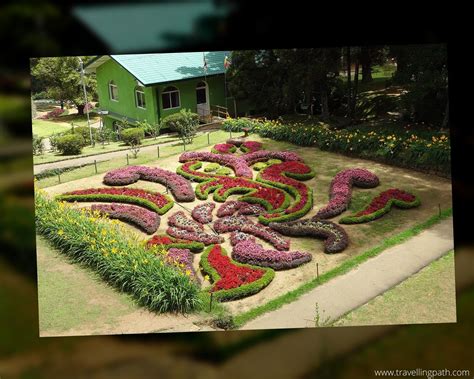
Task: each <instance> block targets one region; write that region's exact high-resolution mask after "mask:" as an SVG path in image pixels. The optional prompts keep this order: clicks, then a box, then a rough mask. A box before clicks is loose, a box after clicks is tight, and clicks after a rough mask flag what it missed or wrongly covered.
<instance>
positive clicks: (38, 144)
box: [33, 134, 44, 155]
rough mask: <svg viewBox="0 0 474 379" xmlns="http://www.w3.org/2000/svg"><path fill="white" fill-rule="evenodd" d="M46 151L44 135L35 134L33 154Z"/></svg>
mask: <svg viewBox="0 0 474 379" xmlns="http://www.w3.org/2000/svg"><path fill="white" fill-rule="evenodd" d="M43 152H44V143H43V137H38V136H37V135H36V134H33V155H41V154H43Z"/></svg>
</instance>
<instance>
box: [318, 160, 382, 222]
mask: <svg viewBox="0 0 474 379" xmlns="http://www.w3.org/2000/svg"><path fill="white" fill-rule="evenodd" d="M378 185H379V178H378V177H377V175H375V174H374V173H372V172H370V171H369V170H366V169H363V168H353V169H347V170H344V171H341V172H339V173H338V174H337V175H336V176H335V177H334V179H333V180H332V181H331V186H330V190H329V203H328V204H327V205H326V206H324V207H323V208H321V209H320V210H319V211H318V213H316V217H317V218H331V217H334V216H337V215H339V214H341V213H342V212H344V211H345V210H346V209H347V207H348V206H349V203H350V201H351V195H352V186H357V187H360V188H373V187H377V186H378Z"/></svg>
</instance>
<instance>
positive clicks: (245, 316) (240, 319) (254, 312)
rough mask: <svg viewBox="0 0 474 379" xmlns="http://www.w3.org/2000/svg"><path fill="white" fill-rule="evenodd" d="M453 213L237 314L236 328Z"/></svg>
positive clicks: (413, 229) (442, 215)
mask: <svg viewBox="0 0 474 379" xmlns="http://www.w3.org/2000/svg"><path fill="white" fill-rule="evenodd" d="M451 215H452V209H448V210H445V211H443V212H441V215H435V216H433V217H430V218H429V219H428V220H426V221H425V222H423V223H421V224H418V225H416V226H414V227H412V228H410V229H408V230H406V231H404V232H401V233H399V234H397V235H395V236H393V237H390V238H387V239H386V240H384V241H383V242H382V243H381V244H380V245H378V246H375V247H373V248H372V249H369V250H367V251H365V252H364V253H362V254H359V255H357V256H356V257H354V258H352V259H349V260H347V261H345V262H343V263H342V264H341V265H340V266H338V267H336V268H334V269H332V270H330V271H327V272H326V273H324V274H322V275H321V276H320V277H319V279H318V278H315V279H313V280H311V281H309V282H306V283H305V284H303V285H302V286H300V287H298V288H297V289H295V290H293V291H290V292H287V293H286V294H284V295H281V296H279V297H277V298H275V299H273V300H271V301H269V302H268V303H266V304H263V305H261V306H258V307H256V308H254V309H251V310H250V311H248V312H244V313H241V314H239V315H237V316H235V317H234V325H235V327H236V328H239V327H241V326H242V325H244V324H245V323H247V322H249V321H250V320H252V319H254V318H256V317H258V316H260V315H262V314H264V313H266V312H270V311H273V310H275V309H278V308H280V307H281V306H283V305H284V304H288V303H291V302H292V301H295V300H296V299H297V298H298V297H300V296H301V295H303V294H305V293H306V292H308V291H310V290H312V289H313V288H315V287H317V286H319V285H321V284H323V283H326V282H328V281H329V280H331V279H333V278H335V277H336V276H339V275H342V274H345V273H347V272H348V271H350V270H352V269H353V268H355V267H357V266H358V265H360V264H361V263H363V262H365V261H366V260H368V259H369V258H372V257H374V256H376V255H378V254H379V253H381V252H382V251H384V250H385V249H388V248H389V247H392V246H395V245H398V244H400V243H402V242H405V241H406V240H408V239H409V238H411V237H413V236H415V235H417V234H418V233H420V232H421V231H423V230H425V229H427V228H429V227H430V226H432V225H434V224H436V223H437V222H439V221H441V220H443V219H445V218H447V217H449V216H451Z"/></svg>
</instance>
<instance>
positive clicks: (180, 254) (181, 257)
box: [165, 247, 199, 283]
mask: <svg viewBox="0 0 474 379" xmlns="http://www.w3.org/2000/svg"><path fill="white" fill-rule="evenodd" d="M193 259H194V254H192V253H191V251H190V250H189V249H178V248H175V247H172V248H171V249H169V250H168V251H167V254H166V258H165V260H166V263H168V264H172V265H173V266H176V267H178V268H179V269H181V270H182V271H183V272H184V273H185V274H186V275H188V276H190V277H191V278H192V279H193V280H195V281H196V282H198V283H199V279H198V277H197V275H196V271H195V270H194V267H193Z"/></svg>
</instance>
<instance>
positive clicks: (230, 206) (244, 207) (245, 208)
mask: <svg viewBox="0 0 474 379" xmlns="http://www.w3.org/2000/svg"><path fill="white" fill-rule="evenodd" d="M235 212H238V214H239V215H249V216H254V215H259V214H261V213H262V212H265V208H264V207H262V206H261V205H260V204H250V203H246V202H244V201H235V200H231V201H226V202H225V203H224V204H222V205H221V206H220V207H219V209H218V210H217V217H226V216H232V215H233V214H234V213H235Z"/></svg>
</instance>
